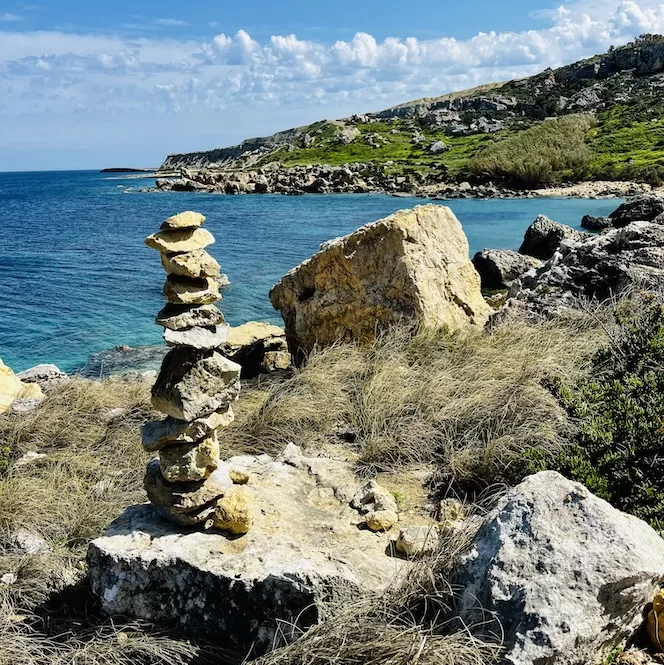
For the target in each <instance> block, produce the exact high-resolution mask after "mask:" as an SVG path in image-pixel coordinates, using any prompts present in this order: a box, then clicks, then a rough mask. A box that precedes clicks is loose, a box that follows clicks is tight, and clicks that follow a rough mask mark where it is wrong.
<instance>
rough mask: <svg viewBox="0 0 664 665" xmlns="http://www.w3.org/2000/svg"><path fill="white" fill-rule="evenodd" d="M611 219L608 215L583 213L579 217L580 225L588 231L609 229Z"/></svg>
mask: <svg viewBox="0 0 664 665" xmlns="http://www.w3.org/2000/svg"><path fill="white" fill-rule="evenodd" d="M611 226H612V224H611V220H610V219H609V218H608V217H594V216H593V215H584V216H583V217H582V218H581V227H582V228H584V229H588V231H603V230H604V229H610V228H611Z"/></svg>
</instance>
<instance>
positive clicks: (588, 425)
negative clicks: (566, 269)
mask: <svg viewBox="0 0 664 665" xmlns="http://www.w3.org/2000/svg"><path fill="white" fill-rule="evenodd" d="M615 318H616V322H617V324H618V328H617V333H616V334H615V335H613V336H612V337H613V339H612V341H611V343H610V344H609V345H608V346H606V347H605V348H603V349H601V350H600V351H598V352H597V354H596V355H595V357H594V359H593V363H592V369H593V371H592V373H591V377H592V378H581V379H579V380H578V381H577V382H576V383H575V384H574V385H573V386H571V387H570V386H569V385H566V384H565V383H564V382H562V381H557V382H556V383H555V385H554V391H555V393H556V395H557V396H558V398H559V400H560V402H561V403H562V404H563V405H564V406H565V407H566V408H567V410H568V412H569V413H570V415H571V416H572V417H574V418H577V419H578V422H579V430H578V435H577V437H576V440H575V442H574V445H573V446H571V447H570V448H568V449H566V450H565V451H564V452H563V453H562V454H561V455H560V456H559V457H558V459H557V461H556V467H557V468H558V470H560V471H561V472H562V473H564V474H565V475H568V476H569V477H571V478H573V479H575V480H578V481H580V482H582V483H583V484H584V485H586V486H587V487H588V488H589V489H590V490H591V491H592V492H594V493H596V494H598V495H599V496H601V497H602V498H604V499H606V500H608V501H609V502H611V503H612V504H613V505H614V506H616V507H617V508H619V509H620V510H623V511H626V512H628V513H631V514H633V515H636V516H637V517H640V518H642V519H644V520H647V521H648V522H650V523H651V524H653V525H655V526H660V525H661V524H662V520H663V518H664V371H662V370H663V366H664V306H662V305H661V304H660V303H659V302H657V301H656V300H655V298H654V297H653V296H642V297H640V298H639V299H638V300H637V301H635V302H634V301H632V302H631V303H630V302H629V301H627V302H626V303H624V304H623V305H622V306H620V307H619V308H618V309H617V310H616V312H615Z"/></svg>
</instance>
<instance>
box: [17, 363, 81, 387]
mask: <svg viewBox="0 0 664 665" xmlns="http://www.w3.org/2000/svg"><path fill="white" fill-rule="evenodd" d="M16 378H17V379H19V381H22V382H23V383H36V384H37V385H38V386H39V387H40V388H41V389H42V390H43V391H44V392H50V391H52V390H57V389H58V388H60V387H61V386H63V385H64V384H65V383H67V382H69V381H71V377H70V376H68V375H67V374H65V373H64V372H63V371H62V370H61V369H60V368H59V367H57V365H35V367H31V368H30V369H26V370H25V371H23V372H19V373H18V374H16Z"/></svg>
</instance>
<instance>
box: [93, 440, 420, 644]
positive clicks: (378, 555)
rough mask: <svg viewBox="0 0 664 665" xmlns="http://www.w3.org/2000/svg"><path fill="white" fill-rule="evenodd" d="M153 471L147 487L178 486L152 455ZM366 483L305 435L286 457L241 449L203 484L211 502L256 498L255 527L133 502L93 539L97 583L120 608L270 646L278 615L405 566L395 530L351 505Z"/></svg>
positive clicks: (376, 584) (294, 614)
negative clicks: (236, 479)
mask: <svg viewBox="0 0 664 665" xmlns="http://www.w3.org/2000/svg"><path fill="white" fill-rule="evenodd" d="M231 470H235V471H240V472H244V473H246V474H248V476H249V482H248V483H247V484H245V485H243V486H242V487H241V488H240V487H237V486H233V483H232V481H231V480H230V477H229V472H230V471H231ZM152 471H153V473H152V476H150V474H148V475H149V477H152V478H153V481H154V483H156V484H155V486H154V488H152V489H151V490H149V491H153V492H155V491H158V492H161V493H162V494H163V493H164V492H168V491H169V489H170V488H171V485H170V484H169V483H166V482H164V481H163V480H161V478H160V477H159V475H158V469H157V468H154V463H153V465H152ZM146 482H147V481H146ZM357 486H358V481H357V480H356V478H355V476H354V473H353V470H352V467H351V466H350V464H349V463H346V462H340V461H336V460H331V459H327V458H309V457H306V456H304V455H303V454H302V453H301V451H299V449H297V448H296V447H295V446H289V448H288V449H287V450H286V451H285V452H284V454H283V455H282V456H280V458H279V461H278V460H275V459H272V458H271V457H268V456H267V455H262V456H259V457H253V456H241V457H234V458H231V459H229V460H227V461H225V462H222V463H221V464H220V465H219V468H218V469H217V470H216V471H214V472H213V473H212V475H211V476H210V478H209V479H208V480H207V481H206V483H201V484H200V486H197V487H198V491H199V492H200V493H201V495H200V500H201V501H202V502H207V503H205V504H204V505H202V506H201V509H203V510H204V509H205V506H206V505H207V506H209V505H214V502H215V501H216V499H217V498H218V497H219V496H220V495H223V496H231V497H232V496H233V495H234V493H236V492H241V493H242V494H243V495H244V496H245V497H246V500H247V501H249V502H251V504H252V505H253V515H254V524H253V527H252V528H251V530H250V531H249V532H248V533H247V534H246V535H243V536H242V537H239V538H238V537H234V536H231V535H230V534H228V533H224V532H221V531H219V530H217V529H214V528H213V529H211V530H209V531H207V532H201V531H200V529H196V530H193V529H191V528H186V527H179V526H177V525H175V524H173V523H172V522H171V521H169V520H167V519H165V518H163V517H162V516H161V515H160V514H159V510H158V508H157V507H156V506H153V505H150V504H145V505H138V506H132V507H130V508H128V509H127V510H126V511H125V512H124V513H123V514H122V515H121V516H120V517H119V518H118V519H117V520H115V522H113V524H111V526H110V527H109V529H108V530H107V532H106V533H105V534H104V535H103V536H102V537H100V538H97V539H96V540H94V541H93V542H92V543H91V544H90V547H89V551H88V563H89V571H90V579H91V582H92V587H93V589H94V591H95V593H96V594H98V596H99V598H100V599H101V602H102V604H103V606H104V609H105V610H106V611H107V612H109V613H110V614H124V615H127V616H131V617H137V618H142V619H145V620H148V621H155V622H159V623H162V624H168V625H175V626H178V627H180V628H182V629H184V630H185V631H187V632H188V633H201V632H203V633H208V634H214V635H215V636H216V638H219V639H222V640H225V641H227V643H228V645H229V647H230V648H234V649H239V650H246V651H248V650H249V649H250V648H251V645H252V644H253V645H254V651H253V655H255V654H257V653H263V652H265V651H267V650H269V649H271V648H272V647H273V644H274V642H273V641H274V640H275V639H277V635H278V634H279V630H278V629H279V625H280V622H282V623H281V629H282V630H283V626H284V624H283V622H287V623H288V624H295V625H297V626H298V627H299V628H306V627H309V626H311V625H312V624H314V623H316V622H317V621H318V619H319V618H320V617H321V616H323V615H324V614H325V613H326V612H327V607H328V603H329V601H331V600H341V601H342V600H344V599H350V598H353V597H355V596H356V595H357V593H358V592H359V591H360V590H369V591H379V590H381V589H383V588H385V587H386V586H387V585H388V584H389V583H390V582H391V581H392V580H393V579H394V578H395V576H396V575H398V574H399V573H400V572H402V571H405V570H406V569H407V566H408V564H407V562H404V561H401V560H399V559H395V558H391V557H389V556H386V554H385V552H386V549H387V548H388V546H389V545H390V537H389V536H388V535H387V534H380V533H372V532H370V531H368V530H367V529H362V528H358V527H359V525H361V523H362V522H363V521H364V518H363V516H362V515H361V514H360V513H358V512H357V511H356V510H353V509H352V508H351V507H350V505H349V502H350V498H351V497H352V496H353V495H354V493H355V491H356V490H357ZM173 487H174V490H175V491H176V493H175V494H174V495H173V496H172V499H171V498H169V499H168V500H169V501H172V503H173V505H177V506H178V510H180V511H189V510H191V509H192V505H193V503H192V498H193V494H192V493H191V491H188V492H183V491H182V490H183V488H184V485H183V484H180V485H178V484H174V486H173ZM212 487H214V490H215V491H213V492H211V491H209V490H210V488H212ZM177 491H180V494H177ZM161 500H162V501H163V499H161ZM182 514H183V515H185V516H186V514H187V513H186V512H183V513H182ZM209 517H210V523H211V522H212V520H213V516H212V515H210V516H209Z"/></svg>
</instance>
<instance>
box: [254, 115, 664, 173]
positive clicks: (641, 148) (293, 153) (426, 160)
mask: <svg viewBox="0 0 664 665" xmlns="http://www.w3.org/2000/svg"><path fill="white" fill-rule="evenodd" d="M662 110H663V111H664V109H662ZM652 115H655V114H654V113H653V111H652V110H646V109H638V108H637V109H634V108H631V107H628V106H624V105H617V106H615V107H613V108H611V109H610V110H608V111H603V112H601V113H599V114H598V116H597V123H596V126H595V127H593V128H592V129H590V130H589V131H588V132H587V134H586V137H585V140H586V144H587V145H588V147H589V150H590V156H591V157H590V160H589V162H588V163H587V164H585V165H584V167H583V168H582V169H576V170H575V172H574V173H573V172H571V171H570V169H560V170H557V171H555V172H554V173H553V174H552V177H551V178H549V179H547V180H545V181H544V182H559V181H562V180H567V179H581V180H586V179H587V180H594V179H595V180H599V179H607V180H621V179H625V180H628V179H635V180H645V181H649V182H654V183H656V184H657V183H659V182H660V181H662V180H664V118H662V116H659V115H658V114H657V115H656V117H653V118H651V117H649V116H652ZM544 122H546V121H542V122H540V123H534V126H538V125H542V124H543V123H544ZM357 127H358V129H359V130H360V132H361V137H360V138H359V139H357V140H356V141H354V142H353V143H351V144H347V145H344V144H341V143H338V142H337V141H336V140H335V139H334V138H333V135H332V133H331V132H329V131H327V130H326V129H322V130H321V128H320V126H319V125H313V126H312V133H313V134H314V135H315V139H316V141H315V143H314V145H312V146H311V147H308V148H304V147H301V148H296V149H294V150H290V151H289V150H282V151H279V152H276V153H272V154H271V155H270V156H269V158H268V159H266V160H265V163H267V162H269V161H280V162H281V163H282V165H283V166H285V167H291V166H304V165H308V164H329V165H331V166H339V165H341V164H347V163H352V162H372V163H375V164H381V165H385V164H386V163H388V162H393V164H392V165H389V167H388V171H392V172H394V173H400V172H408V171H409V170H411V171H412V170H417V171H420V172H434V171H438V172H443V173H447V174H449V175H450V176H451V177H466V176H467V175H468V173H469V172H472V170H473V169H472V166H473V164H472V162H473V158H474V157H476V156H478V154H479V153H480V152H481V151H482V149H483V148H488V147H489V146H491V145H492V144H494V143H497V142H503V141H505V140H507V141H510V140H511V139H513V138H515V137H516V136H518V135H519V134H520V133H521V131H513V130H512V131H509V130H503V131H499V132H495V133H492V134H483V133H482V134H473V135H470V136H447V135H446V134H445V133H444V132H433V131H429V130H427V129H426V128H418V131H419V132H420V133H422V134H423V135H424V136H425V137H426V142H425V143H424V144H423V146H422V147H420V146H417V145H415V144H414V143H413V141H412V130H411V129H407V128H406V127H405V123H404V122H403V121H401V120H399V121H396V122H377V123H370V124H360V125H358V126H357ZM395 129H396V130H397V131H398V133H393V130H395ZM319 130H320V131H321V133H320V134H316V132H318V131H319ZM371 135H378V136H380V137H384V138H385V140H386V142H385V143H384V145H381V146H380V147H372V146H371V145H370V144H369V143H368V142H367V138H368V137H369V136H371ZM439 140H440V141H443V142H444V143H445V144H446V145H447V147H448V150H447V151H446V152H444V153H442V154H440V155H432V154H430V153H429V151H428V149H427V148H428V146H429V145H430V143H432V142H434V141H439ZM521 141H522V140H521V139H519V141H518V143H521ZM517 145H518V144H517ZM517 145H515V148H516V147H517ZM530 150H531V156H532V157H533V158H534V159H537V158H538V157H539V153H538V152H537V150H538V146H537V145H536V144H532V143H531V144H530ZM530 184H537V183H530Z"/></svg>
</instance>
